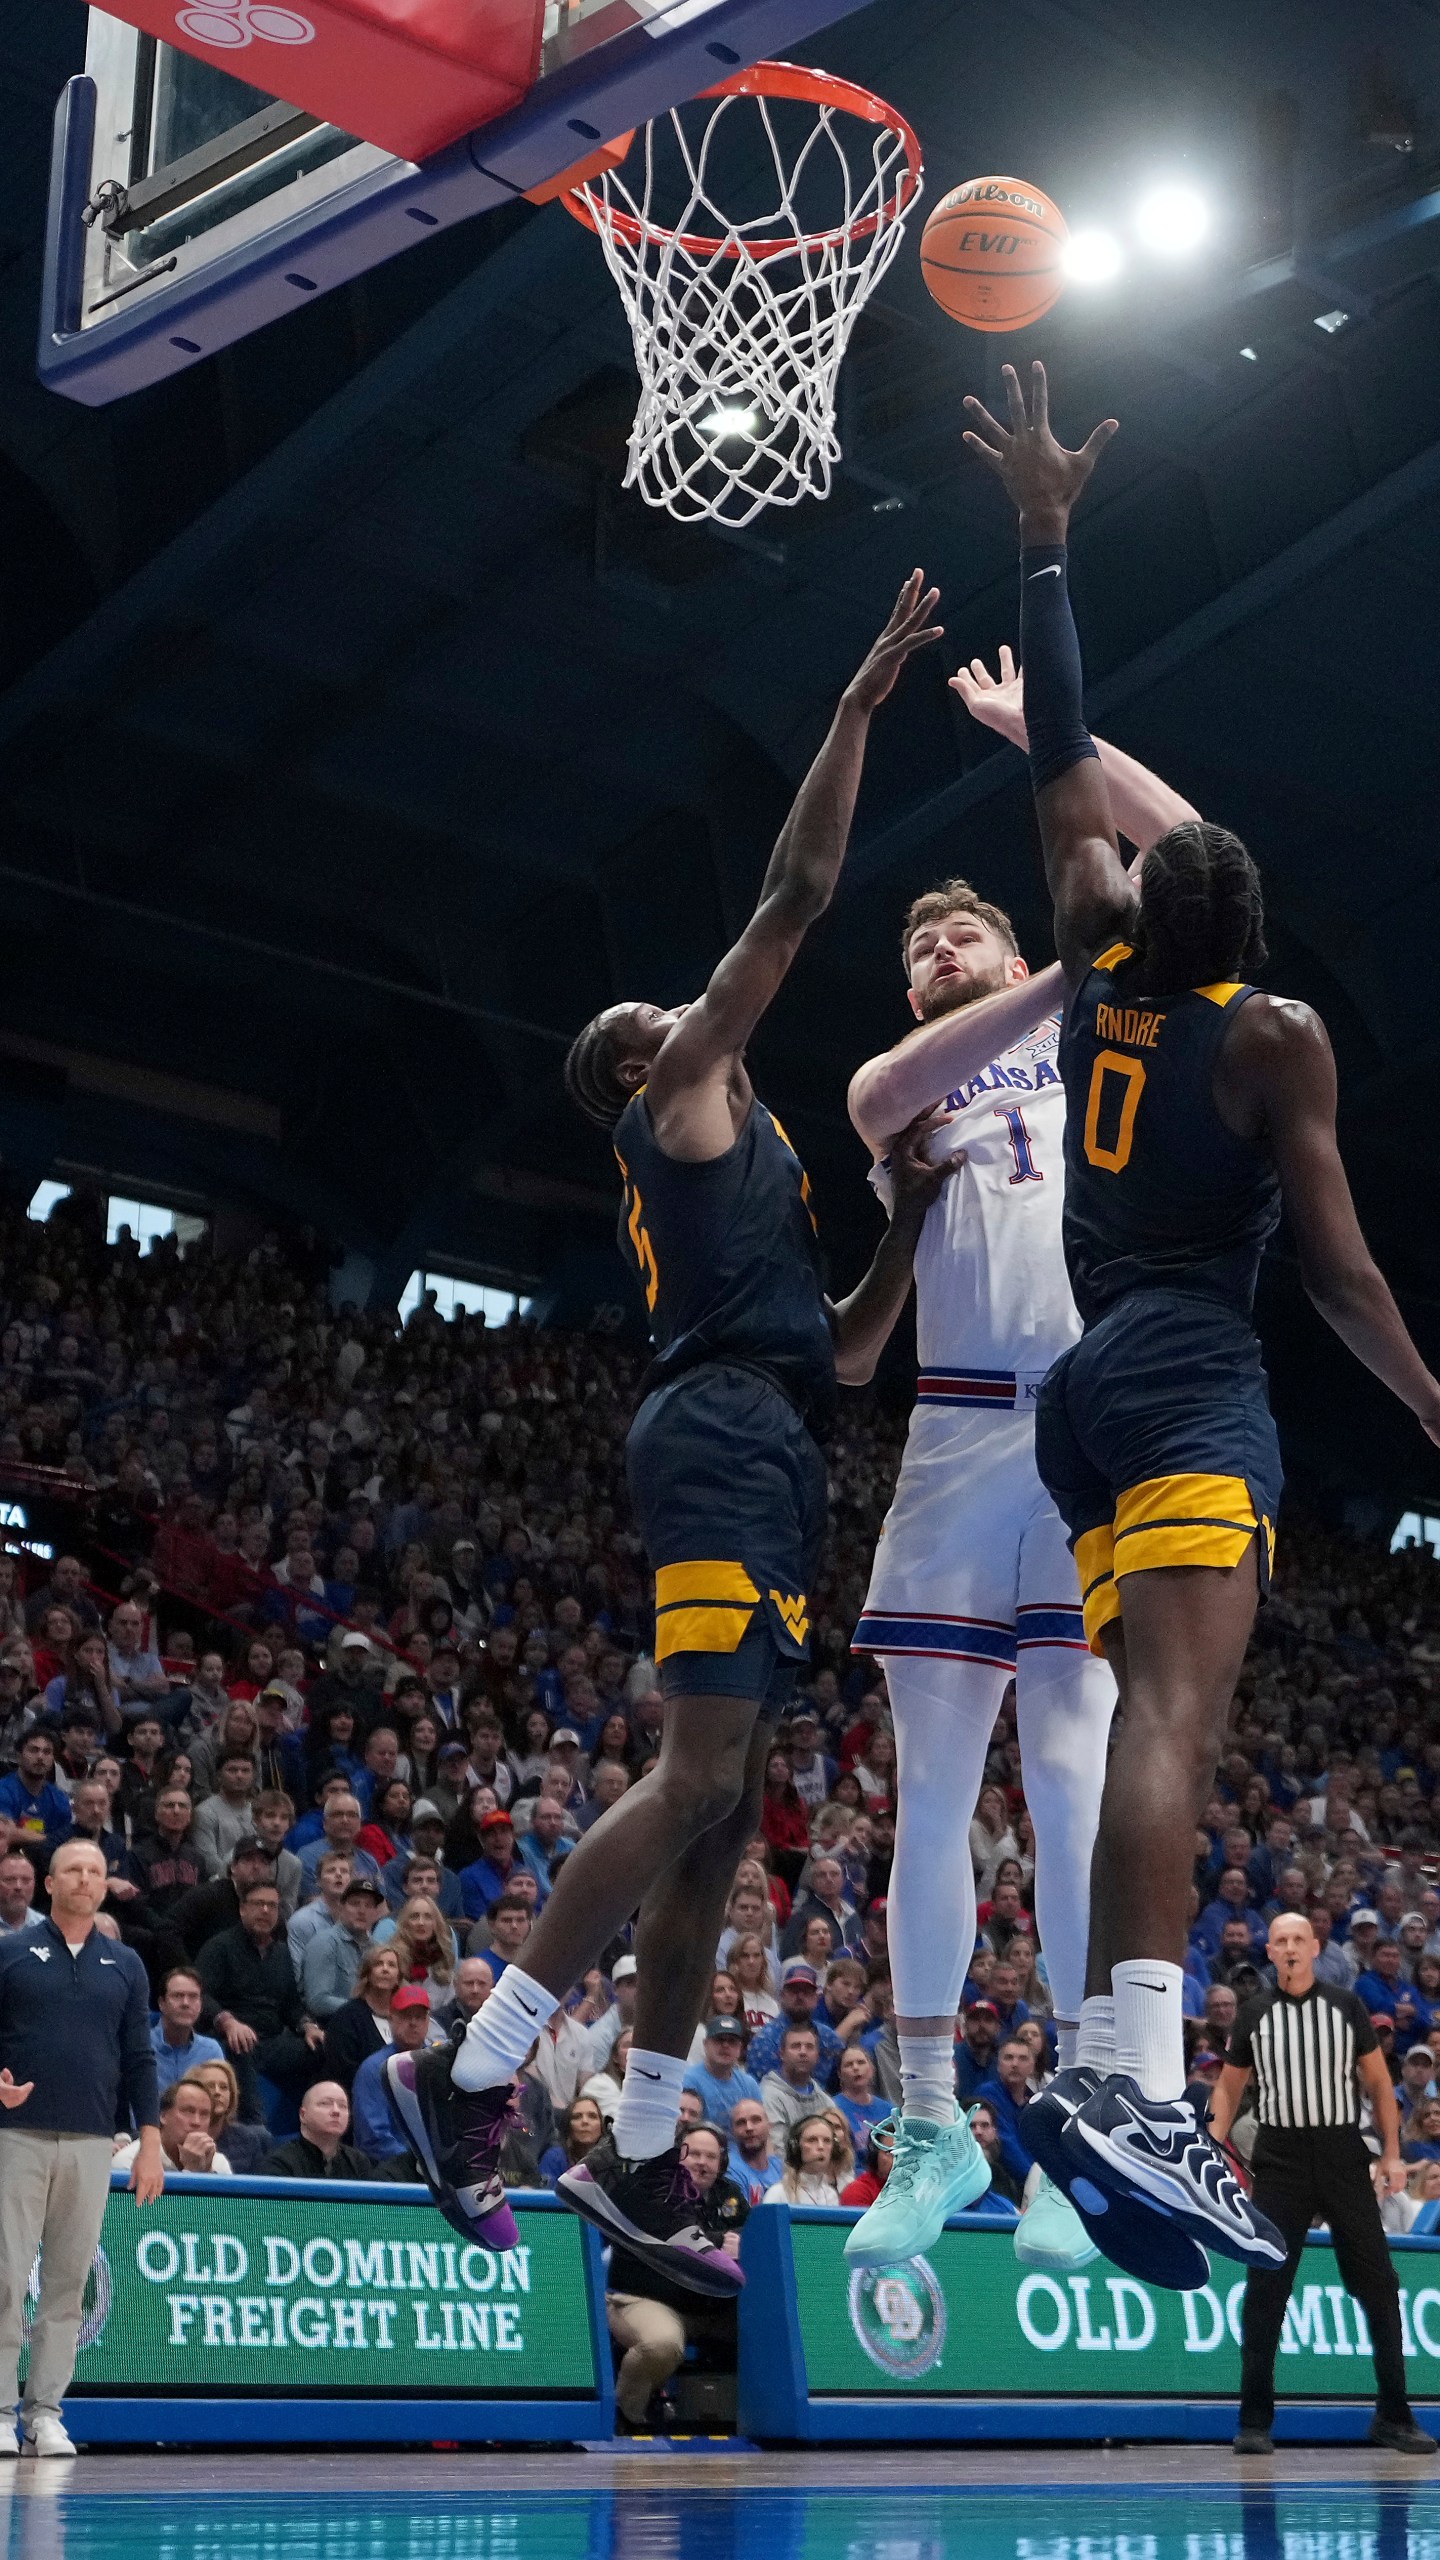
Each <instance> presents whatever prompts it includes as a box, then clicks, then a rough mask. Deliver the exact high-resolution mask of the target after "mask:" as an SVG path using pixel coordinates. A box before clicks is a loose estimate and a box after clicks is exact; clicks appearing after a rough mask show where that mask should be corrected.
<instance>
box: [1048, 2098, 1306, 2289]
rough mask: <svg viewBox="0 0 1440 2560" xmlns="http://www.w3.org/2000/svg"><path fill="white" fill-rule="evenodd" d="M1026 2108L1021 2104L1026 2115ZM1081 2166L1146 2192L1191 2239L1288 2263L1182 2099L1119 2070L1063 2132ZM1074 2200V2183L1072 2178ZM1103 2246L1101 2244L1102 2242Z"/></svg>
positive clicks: (1257, 2262) (1229, 2252)
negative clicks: (1157, 2094)
mask: <svg viewBox="0 0 1440 2560" xmlns="http://www.w3.org/2000/svg"><path fill="white" fill-rule="evenodd" d="M1028 2113H1029V2109H1028V2108H1025V2109H1023V2110H1022V2120H1023V2117H1024V2115H1027V2114H1028ZM1061 2139H1062V2148H1063V2150H1064V2153H1065V2157H1066V2160H1067V2162H1068V2163H1069V2166H1070V2172H1071V2178H1072V2181H1073V2179H1074V2176H1075V2174H1076V2172H1077V2171H1078V2172H1079V2173H1080V2174H1082V2175H1084V2174H1086V2173H1087V2172H1088V2175H1089V2176H1090V2177H1091V2178H1093V2180H1094V2182H1095V2184H1096V2185H1097V2186H1098V2187H1100V2188H1102V2189H1103V2190H1104V2192H1105V2193H1106V2194H1107V2195H1111V2196H1117V2195H1118V2196H1126V2197H1130V2198H1136V2197H1142V2196H1143V2197H1144V2198H1146V2199H1147V2200H1148V2202H1149V2203H1151V2204H1152V2205H1157V2206H1159V2207H1161V2208H1162V2209H1163V2210H1164V2211H1166V2212H1168V2213H1169V2214H1170V2216H1171V2218H1172V2220H1173V2221H1174V2222H1176V2223H1177V2224H1178V2225H1179V2227H1180V2229H1181V2230H1182V2231H1186V2232H1188V2233H1189V2235H1190V2237H1191V2238H1192V2239H1193V2240H1199V2241H1202V2242H1204V2243H1205V2244H1206V2245H1207V2246H1208V2247H1210V2248H1212V2249H1218V2250H1219V2252H1220V2254H1221V2256H1222V2257H1225V2258H1237V2259H1238V2260H1239V2262H1240V2264H1241V2265H1242V2266H1244V2267H1283V2265H1284V2264H1285V2260H1286V2256H1287V2254H1288V2253H1287V2250H1286V2247H1285V2242H1284V2240H1283V2239H1282V2237H1281V2235H1280V2233H1279V2232H1278V2231H1277V2230H1276V2228H1275V2225H1274V2223H1273V2222H1268V2221H1267V2220H1266V2218H1265V2216H1264V2214H1263V2213H1257V2212H1256V2211H1255V2208H1254V2206H1253V2205H1252V2204H1251V2202H1250V2199H1249V2197H1248V2196H1247V2195H1246V2193H1245V2190H1244V2188H1243V2187H1242V2186H1241V2184H1240V2181H1239V2179H1238V2178H1237V2177H1236V2175H1235V2172H1234V2170H1233V2169H1232V2168H1231V2166H1230V2163H1229V2161H1228V2160H1227V2159H1226V2157H1225V2154H1224V2152H1223V2151H1222V2150H1221V2148H1220V2145H1219V2143H1218V2142H1212V2140H1211V2138H1210V2136H1209V2134H1208V2133H1203V2132H1202V2131H1201V2129H1200V2125H1199V2122H1198V2120H1197V2118H1196V2115H1195V2110H1194V2108H1193V2107H1190V2106H1187V2105H1186V2104H1185V2102H1184V2100H1183V2099H1159V2100H1157V2099H1154V2098H1147V2097H1146V2096H1145V2093H1144V2091H1143V2090H1142V2089H1141V2087H1140V2084H1139V2082H1138V2081H1137V2080H1130V2079H1126V2078H1124V2077H1122V2076H1121V2074H1120V2073H1119V2072H1116V2073H1115V2074H1114V2075H1113V2076H1112V2077H1111V2078H1110V2079H1108V2080H1106V2081H1103V2082H1102V2084H1101V2086H1100V2087H1099V2088H1098V2089H1097V2090H1096V2092H1095V2094H1094V2096H1093V2097H1092V2098H1087V2099H1086V2101H1085V2104H1084V2105H1083V2106H1082V2107H1079V2108H1077V2109H1076V2111H1075V2113H1074V2114H1073V2115H1072V2116H1071V2118H1070V2122H1069V2123H1068V2124H1067V2126H1066V2127H1065V2131H1064V2134H1063V2136H1062V2138H1061ZM1071 2192H1072V2201H1073V2184H1072V2191H1071ZM1102 2246H1103V2243H1102Z"/></svg>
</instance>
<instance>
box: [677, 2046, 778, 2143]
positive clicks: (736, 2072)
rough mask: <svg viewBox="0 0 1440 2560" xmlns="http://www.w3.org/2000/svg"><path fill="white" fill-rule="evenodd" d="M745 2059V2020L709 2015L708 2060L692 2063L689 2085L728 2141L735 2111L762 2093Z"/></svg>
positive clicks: (706, 2057) (687, 2084)
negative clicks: (745, 2100) (743, 2101)
mask: <svg viewBox="0 0 1440 2560" xmlns="http://www.w3.org/2000/svg"><path fill="white" fill-rule="evenodd" d="M744 2059H745V2029H744V2026H743V2024H742V2022H741V2020H740V2019H739V2018H722V2017H714V2018H707V2019H706V2021H705V2053H704V2060H703V2061H701V2062H692V2063H691V2065H690V2068H689V2070H688V2071H687V2072H686V2074H685V2086H686V2088H687V2089H689V2090H691V2091H693V2093H694V2095H695V2096H696V2097H697V2098H699V2099H700V2100H701V2102H702V2104H703V2106H704V2109H705V2113H706V2116H707V2117H708V2119H709V2121H710V2123H711V2124H718V2125H719V2126H720V2127H721V2129H722V2131H723V2132H724V2134H725V2137H726V2140H727V2141H728V2140H729V2135H730V2116H731V2112H732V2110H733V2109H734V2108H735V2107H737V2106H738V2105H739V2103H740V2100H741V2099H742V2098H758V2097H759V2095H760V2083H759V2081H758V2080H757V2079H756V2078H755V2077H754V2074H753V2073H752V2072H749V2071H746V2070H745V2069H743V2068H742V2065H743V2063H744Z"/></svg>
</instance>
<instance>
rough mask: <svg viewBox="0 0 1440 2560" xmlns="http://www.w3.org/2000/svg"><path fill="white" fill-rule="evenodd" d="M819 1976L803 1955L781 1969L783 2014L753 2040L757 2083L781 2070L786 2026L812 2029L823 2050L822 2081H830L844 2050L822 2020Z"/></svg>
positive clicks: (750, 2063)
mask: <svg viewBox="0 0 1440 2560" xmlns="http://www.w3.org/2000/svg"><path fill="white" fill-rule="evenodd" d="M819 2007H820V1976H819V1974H818V1973H817V1972H816V1970H815V1967H814V1966H813V1964H807V1963H806V1961H805V1958H804V1957H803V1956H791V1957H790V1958H789V1959H788V1961H787V1962H786V1963H785V1964H782V1966H781V1967H780V2015H779V2016H778V2018H771V2019H770V2020H769V2021H768V2023H767V2024H766V2025H765V2026H763V2027H762V2028H761V2029H760V2032H759V2034H758V2035H757V2036H753V2037H752V2038H751V2041H750V2051H749V2053H748V2055H747V2056H746V2063H747V2067H748V2068H749V2070H750V2071H752V2072H753V2073H754V2076H755V2078H756V2079H757V2080H763V2079H764V2078H765V2076H766V2074H767V2073H768V2072H772V2071H778V2070H779V2068H780V2047H781V2042H782V2040H783V2038H784V2034H785V2030H786V2028H787V2027H790V2026H796V2027H802V2026H803V2027H813V2028H814V2030H815V2034H816V2038H817V2041H818V2043H819V2047H820V2078H821V2079H822V2080H828V2079H829V2077H830V2074H831V2072H832V2071H833V2070H834V2068H835V2065H836V2063H837V2062H838V2061H839V2059H840V2056H841V2054H842V2053H843V2051H844V2046H843V2045H842V2044H841V2042H840V2038H839V2037H838V2036H837V2034H836V2033H835V2030H834V2028H833V2027H832V2026H831V2025H830V2024H829V2023H828V2021H827V2020H826V2019H824V2018H823V2017H821V2016H820V2015H819V2014H818V2012H819Z"/></svg>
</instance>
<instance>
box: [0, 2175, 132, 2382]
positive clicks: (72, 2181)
mask: <svg viewBox="0 0 1440 2560" xmlns="http://www.w3.org/2000/svg"><path fill="white" fill-rule="evenodd" d="M112 2157H113V2148H112V2145H111V2143H110V2141H109V2140H108V2138H107V2137H106V2136H104V2135H99V2134H89V2133H22V2132H21V2131H20V2129H19V2127H18V2126H9V2125H6V2126H4V2127H3V2128H0V2427H3V2426H7V2425H8V2424H9V2422H10V2412H11V2410H12V2409H13V2408H14V2406H15V2403H16V2401H17V2399H18V2398H19V2394H20V2384H19V2363H20V2336H21V2329H22V2325H23V2322H24V2317H25V2293H26V2288H27V2286H28V2285H29V2282H30V2270H31V2268H32V2267H33V2266H34V2264H35V2252H36V2250H37V2249H38V2250H40V2251H41V2252H42V2255H41V2260H40V2305H39V2309H38V2310H37V2312H36V2314H35V2325H34V2328H33V2329H32V2331H31V2335H30V2371H29V2376H28V2378H27V2380H26V2384H25V2408H24V2415H25V2417H26V2418H27V2419H33V2418H37V2417H41V2416H43V2415H45V2414H47V2413H49V2414H51V2415H54V2416H56V2417H58V2416H59V2413H60V2402H61V2400H62V2398H63V2397H64V2395H65V2393H66V2391H68V2389H69V2387H70V2377H71V2375H72V2374H73V2372H74V2370H75V2341H76V2339H77V2337H78V2336H79V2333H80V2305H81V2300H82V2298H83V2295H84V2292H85V2279H86V2277H87V2276H88V2275H89V2273H90V2266H91V2262H92V2260H93V2258H94V2256H95V2251H96V2248H97V2247H98V2245H99V2240H100V2225H101V2223H102V2221H103V2220H104V2217H105V2198H106V2196H107V2195H108V2194H109V2192H110V2162H111V2159H112Z"/></svg>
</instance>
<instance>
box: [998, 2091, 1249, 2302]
mask: <svg viewBox="0 0 1440 2560" xmlns="http://www.w3.org/2000/svg"><path fill="white" fill-rule="evenodd" d="M1101 2085H1102V2083H1101V2079H1100V2074H1099V2072H1098V2071H1092V2070H1091V2069H1090V2068H1089V2066H1088V2065H1087V2064H1079V2065H1075V2066H1072V2068H1071V2069H1070V2070H1068V2071H1060V2072H1057V2074H1056V2076H1055V2078H1054V2079H1053V2080H1052V2081H1051V2082H1050V2083H1049V2085H1048V2087H1047V2088H1045V2089H1042V2090H1041V2092H1040V2095H1039V2097H1038V2098H1032V2099H1031V2100H1030V2101H1029V2104H1028V2105H1026V2106H1023V2107H1022V2108H1021V2110H1020V2116H1019V2122H1018V2124H1017V2127H1016V2133H1017V2138H1018V2140H1019V2143H1020V2147H1021V2149H1022V2151H1028V2152H1029V2154H1030V2157H1031V2159H1032V2160H1038V2162H1039V2163H1040V2166H1041V2168H1042V2169H1043V2170H1044V2172H1045V2175H1046V2177H1047V2178H1049V2179H1051V2180H1052V2181H1053V2183H1054V2184H1055V2185H1056V2186H1057V2187H1058V2188H1059V2189H1060V2191H1061V2193H1062V2194H1063V2195H1066V2196H1068V2197H1069V2200H1070V2202H1071V2204H1073V2206H1074V2207H1075V2210H1076V2212H1077V2213H1078V2214H1079V2216H1080V2219H1081V2221H1082V2222H1083V2224H1084V2226H1085V2228H1086V2230H1087V2231H1088V2233H1089V2235H1090V2237H1091V2239H1092V2240H1093V2241H1094V2243H1095V2246H1096V2248H1097V2249H1098V2250H1099V2251H1100V2253H1101V2255H1102V2257H1106V2258H1108V2259H1109V2261H1110V2264H1111V2265H1112V2267H1120V2268H1121V2269H1123V2271H1124V2273H1125V2274H1126V2275H1127V2276H1138V2277H1139V2279H1140V2282H1141V2283H1142V2284H1158V2285H1159V2286H1161V2287H1162V2289H1163V2290H1164V2291H1165V2292H1167V2293H1194V2292H1195V2290H1196V2289H1197V2287H1198V2286H1200V2285H1202V2284H1208V2283H1209V2281H1210V2261H1209V2259H1208V2258H1207V2257H1206V2255H1205V2252H1204V2250H1203V2249H1202V2248H1201V2247H1200V2244H1199V2242H1198V2241H1196V2240H1192V2239H1191V2237H1190V2234H1189V2232H1188V2231H1182V2230H1181V2228H1180V2226H1179V2224H1178V2223H1177V2222H1175V2221H1174V2220H1173V2219H1172V2218H1171V2215H1170V2213H1169V2211H1168V2209H1167V2208H1166V2207H1165V2206H1164V2205H1159V2204H1155V2203H1152V2202H1151V2200H1150V2198H1149V2197H1148V2196H1139V2195H1117V2194H1114V2193H1112V2192H1111V2190H1110V2189H1108V2188H1106V2187H1102V2186H1100V2185H1099V2184H1098V2182H1097V2181H1096V2180H1095V2179H1094V2178H1093V2177H1091V2176H1090V2175H1089V2174H1088V2169H1087V2164H1086V2163H1085V2162H1083V2161H1082V2162H1080V2163H1079V2164H1077V2163H1076V2162H1075V2161H1073V2160H1072V2159H1071V2157H1070V2154H1069V2152H1068V2151H1067V2150H1066V2148H1065V2138H1064V2137H1065V2128H1066V2126H1067V2125H1068V2124H1069V2122H1070V2120H1071V2118H1072V2116H1074V2115H1075V2114H1076V2113H1077V2112H1078V2111H1079V2109H1080V2108H1081V2107H1083V2106H1084V2105H1085V2104H1086V2102H1087V2100H1089V2099H1091V2098H1093V2097H1094V2096H1095V2093H1096V2091H1097V2090H1098V2089H1099V2088H1100V2087H1101Z"/></svg>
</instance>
